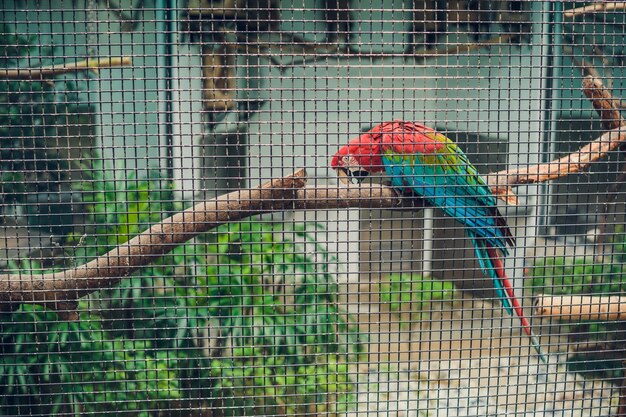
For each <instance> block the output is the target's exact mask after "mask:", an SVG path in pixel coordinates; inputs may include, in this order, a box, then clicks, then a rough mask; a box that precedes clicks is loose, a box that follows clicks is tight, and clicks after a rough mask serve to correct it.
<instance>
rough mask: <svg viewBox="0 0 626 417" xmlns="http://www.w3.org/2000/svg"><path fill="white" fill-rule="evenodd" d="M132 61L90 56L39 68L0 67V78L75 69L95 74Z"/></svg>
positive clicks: (40, 76)
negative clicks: (80, 59) (103, 69)
mask: <svg viewBox="0 0 626 417" xmlns="http://www.w3.org/2000/svg"><path fill="white" fill-rule="evenodd" d="M132 63H133V61H132V59H131V58H129V57H109V58H90V59H85V60H82V61H77V62H72V63H67V64H57V65H50V66H47V67H40V68H15V69H0V79H14V80H46V79H50V78H52V77H54V76H57V75H62V74H68V73H71V72H77V71H92V72H95V73H96V74H97V73H98V71H99V70H100V69H102V68H112V67H123V66H128V65H132Z"/></svg>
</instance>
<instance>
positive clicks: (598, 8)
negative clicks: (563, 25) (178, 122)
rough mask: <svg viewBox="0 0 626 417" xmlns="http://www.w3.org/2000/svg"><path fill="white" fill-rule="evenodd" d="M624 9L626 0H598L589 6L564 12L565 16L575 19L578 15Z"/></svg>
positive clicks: (625, 8)
mask: <svg viewBox="0 0 626 417" xmlns="http://www.w3.org/2000/svg"><path fill="white" fill-rule="evenodd" d="M622 10H626V2H623V1H614V2H597V3H594V4H590V5H588V6H582V7H576V8H575V9H570V10H565V11H564V12H563V16H564V17H566V18H568V19H573V18H575V17H577V16H584V15H586V14H591V13H600V12H619V11H622Z"/></svg>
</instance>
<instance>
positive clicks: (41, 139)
mask: <svg viewBox="0 0 626 417" xmlns="http://www.w3.org/2000/svg"><path fill="white" fill-rule="evenodd" d="M34 45H35V38H34V37H32V36H31V37H28V36H23V35H16V34H14V33H12V32H11V30H10V29H9V27H8V25H7V24H4V23H3V24H0V67H3V68H27V67H31V66H33V61H34V62H35V63H36V64H41V63H42V61H50V60H51V56H52V53H53V51H52V50H49V49H45V48H40V47H35V46H34ZM76 90H78V89H77V87H76V85H75V84H74V83H72V82H69V81H67V82H63V81H59V82H55V83H54V84H50V83H48V82H43V81H30V80H3V82H2V83H0V202H1V203H3V204H14V203H18V204H23V203H25V202H26V201H27V198H28V196H29V195H30V194H32V193H58V192H59V191H61V190H62V184H63V183H64V182H67V179H68V173H67V172H68V168H69V164H68V162H67V160H66V159H64V158H63V157H61V156H60V155H59V153H58V152H57V151H56V150H54V149H51V148H50V147H48V144H47V140H46V137H47V136H48V135H49V134H50V133H51V128H52V127H53V126H55V125H56V124H57V123H65V121H66V117H67V114H68V112H70V111H71V106H70V104H69V103H73V102H77V100H76V98H75V97H73V95H74V93H73V91H76Z"/></svg>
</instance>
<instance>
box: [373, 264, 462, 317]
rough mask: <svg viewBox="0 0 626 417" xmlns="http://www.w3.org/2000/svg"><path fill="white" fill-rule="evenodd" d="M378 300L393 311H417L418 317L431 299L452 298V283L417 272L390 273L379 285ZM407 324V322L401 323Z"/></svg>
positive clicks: (453, 290) (443, 299)
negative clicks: (386, 304)
mask: <svg viewBox="0 0 626 417" xmlns="http://www.w3.org/2000/svg"><path fill="white" fill-rule="evenodd" d="M379 294H380V300H381V301H382V302H384V303H388V304H389V309H390V310H391V311H393V312H394V313H412V312H417V313H419V314H420V317H423V315H424V314H428V313H427V312H424V311H423V310H426V309H427V308H428V306H429V304H430V303H431V302H433V301H450V300H453V299H454V296H455V289H454V284H453V283H452V282H448V281H442V280H439V279H437V278H432V277H424V276H423V275H419V274H390V275H388V276H387V278H386V279H385V280H384V281H382V282H381V283H380V285H379ZM403 324H404V325H408V323H403Z"/></svg>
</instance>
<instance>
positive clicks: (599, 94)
mask: <svg viewBox="0 0 626 417" xmlns="http://www.w3.org/2000/svg"><path fill="white" fill-rule="evenodd" d="M583 92H584V93H585V95H586V96H587V97H588V98H589V99H590V100H591V104H592V105H593V107H594V108H595V109H596V111H597V112H598V114H599V115H600V118H601V119H602V123H603V125H604V126H605V127H606V128H607V129H609V131H608V132H605V133H604V134H603V135H602V136H600V137H599V138H597V139H596V140H594V141H592V142H590V143H588V144H587V145H585V146H583V147H582V148H580V149H579V150H578V151H576V152H573V153H571V154H569V155H566V156H564V157H562V158H559V159H556V160H554V161H551V162H547V163H544V164H537V165H531V166H529V167H525V168H519V169H512V170H505V171H501V172H496V173H494V174H491V175H489V176H488V182H489V184H490V185H491V188H492V190H493V192H494V194H496V196H498V197H499V198H503V199H505V200H506V201H508V202H509V203H511V202H514V201H515V196H514V194H513V192H512V191H511V187H512V186H516V185H523V184H534V183H539V182H545V181H551V180H555V179H558V178H561V177H564V176H567V175H569V174H575V173H579V172H584V171H585V170H586V169H587V168H589V167H590V166H591V164H592V163H594V162H596V161H598V160H599V159H602V158H604V157H606V156H607V155H608V153H609V152H612V151H614V150H616V149H617V148H619V147H620V145H622V144H624V142H626V129H624V128H622V126H623V125H624V123H625V121H624V119H623V118H622V116H621V114H620V112H619V108H618V106H617V103H616V101H615V99H614V98H613V97H612V96H611V93H610V92H609V91H608V90H607V89H606V88H605V87H604V85H603V84H602V81H601V80H600V79H599V78H597V77H593V76H587V77H585V78H584V79H583Z"/></svg>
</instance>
